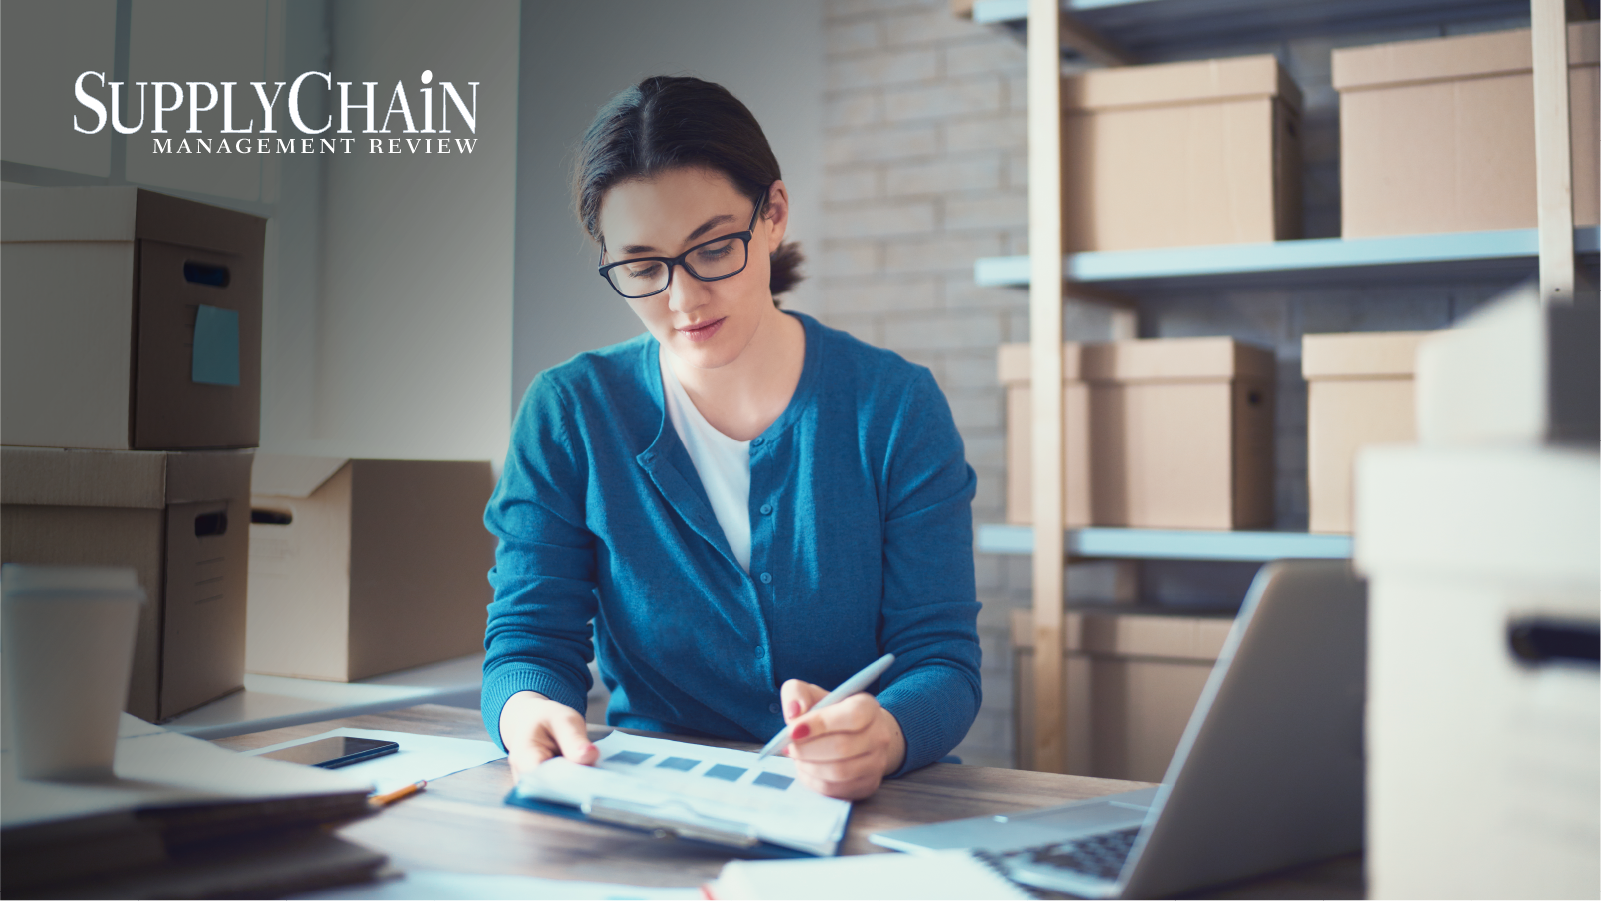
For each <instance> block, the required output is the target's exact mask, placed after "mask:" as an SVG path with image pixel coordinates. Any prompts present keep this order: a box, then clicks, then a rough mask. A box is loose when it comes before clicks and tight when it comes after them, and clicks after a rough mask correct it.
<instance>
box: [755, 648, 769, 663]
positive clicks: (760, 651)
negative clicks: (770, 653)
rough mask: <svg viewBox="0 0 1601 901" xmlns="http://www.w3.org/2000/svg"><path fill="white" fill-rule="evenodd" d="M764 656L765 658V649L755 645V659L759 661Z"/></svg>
mask: <svg viewBox="0 0 1601 901" xmlns="http://www.w3.org/2000/svg"><path fill="white" fill-rule="evenodd" d="M766 656H767V649H766V648H764V647H762V646H761V645H757V646H756V659H757V660H760V659H762V658H763V657H766Z"/></svg>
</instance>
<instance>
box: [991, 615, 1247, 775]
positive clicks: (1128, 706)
mask: <svg viewBox="0 0 1601 901" xmlns="http://www.w3.org/2000/svg"><path fill="white" fill-rule="evenodd" d="M1033 622H1034V620H1033V614H1032V613H1031V612H1030V611H1027V610H1014V611H1012V648H1013V651H1014V652H1015V654H1016V658H1015V659H1016V666H1015V667H1014V668H1013V674H1014V677H1015V679H1016V680H1017V681H1016V690H1015V692H1014V696H1015V698H1016V705H1017V706H1016V711H1017V733H1016V736H1017V765H1018V767H1020V768H1022V769H1033V762H1034V760H1033V752H1034V630H1033ZM1233 625H1234V618H1233V616H1231V615H1227V614H1197V613H1186V612H1184V611H1182V610H1148V611H1146V612H1139V613H1134V612H1129V610H1128V608H1117V607H1108V608H1103V609H1098V610H1090V609H1078V610H1069V611H1068V613H1067V617H1066V622H1065V623H1064V627H1063V629H1062V644H1063V652H1064V654H1065V655H1066V658H1065V660H1064V662H1063V667H1062V678H1063V681H1064V683H1065V684H1064V690H1065V694H1064V697H1065V698H1066V702H1067V770H1066V772H1069V773H1076V774H1078V775H1081V776H1100V777H1102V778H1106V779H1137V780H1141V781H1144V782H1161V781H1162V776H1163V775H1164V774H1165V773H1166V772H1167V765H1168V763H1169V762H1170V761H1172V759H1173V752H1174V751H1175V750H1176V749H1177V748H1178V744H1179V739H1180V738H1181V737H1183V735H1184V727H1185V725H1187V724H1188V723H1189V721H1190V713H1191V712H1192V711H1194V710H1195V702H1196V701H1198V700H1200V697H1201V689H1203V688H1205V687H1206V680H1207V677H1208V676H1210V675H1211V673H1212V664H1214V663H1216V662H1217V656H1218V654H1219V653H1221V652H1222V650H1223V642H1224V640H1226V639H1227V638H1228V634H1229V629H1230V628H1231V627H1232V626H1233Z"/></svg>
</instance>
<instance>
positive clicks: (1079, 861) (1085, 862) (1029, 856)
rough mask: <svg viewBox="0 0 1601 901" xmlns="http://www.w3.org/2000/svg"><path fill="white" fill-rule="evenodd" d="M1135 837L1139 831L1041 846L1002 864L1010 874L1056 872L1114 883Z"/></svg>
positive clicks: (1025, 851)
mask: <svg viewBox="0 0 1601 901" xmlns="http://www.w3.org/2000/svg"><path fill="white" fill-rule="evenodd" d="M1139 834H1140V830H1139V827H1138V826H1135V827H1133V828H1130V829H1119V830H1117V831H1115V832H1102V833H1100V834H1099V835H1090V836H1085V837H1083V838H1076V839H1073V840H1072V841H1067V842H1059V843H1057V844H1054V845H1041V846H1040V847H1038V848H1028V849H1025V850H1022V851H1017V852H1013V853H1011V854H1008V855H1006V863H1007V864H1008V865H1009V866H1010V867H1011V868H1012V869H1013V870H1018V869H1021V868H1024V867H1026V868H1028V869H1036V868H1038V869H1058V870H1068V871H1072V872H1078V873H1082V874H1084V875H1086V876H1090V877H1093V878H1096V879H1106V880H1116V879H1117V877H1118V874H1119V873H1121V872H1122V871H1123V862H1124V861H1126V860H1128V854H1129V851H1130V850H1132V849H1133V847H1134V839H1135V838H1136V837H1138V836H1139Z"/></svg>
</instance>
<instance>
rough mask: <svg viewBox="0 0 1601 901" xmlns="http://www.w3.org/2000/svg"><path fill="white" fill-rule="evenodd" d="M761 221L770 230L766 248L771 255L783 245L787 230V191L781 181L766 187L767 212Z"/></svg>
mask: <svg viewBox="0 0 1601 901" xmlns="http://www.w3.org/2000/svg"><path fill="white" fill-rule="evenodd" d="M762 221H764V222H766V223H768V225H769V226H770V227H771V228H772V233H771V237H770V238H769V239H768V244H769V247H768V248H767V251H768V252H769V253H771V252H773V251H775V250H777V249H778V245H780V244H782V243H784V233H785V232H786V231H788V230H789V189H787V188H785V187H784V181H783V179H779V180H778V181H775V182H773V183H772V184H771V185H768V186H767V212H766V214H765V215H763V216H762Z"/></svg>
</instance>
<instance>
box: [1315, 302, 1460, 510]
mask: <svg viewBox="0 0 1601 901" xmlns="http://www.w3.org/2000/svg"><path fill="white" fill-rule="evenodd" d="M1430 334H1432V333H1431V332H1361V333H1356V334H1344V335H1306V336H1303V337H1302V338H1301V375H1302V376H1304V377H1305V378H1306V472H1307V488H1308V496H1307V506H1308V511H1309V513H1310V517H1309V519H1310V523H1309V530H1310V531H1313V532H1349V531H1351V466H1352V461H1353V460H1355V458H1356V451H1357V448H1359V447H1362V446H1363V445H1367V444H1389V443H1397V442H1411V441H1415V440H1417V426H1416V418H1417V414H1416V408H1415V406H1414V404H1413V390H1412V373H1413V371H1414V369H1415V367H1416V365H1417V351H1418V344H1419V342H1421V341H1422V340H1423V339H1424V338H1425V337H1427V336H1428V335H1430Z"/></svg>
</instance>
